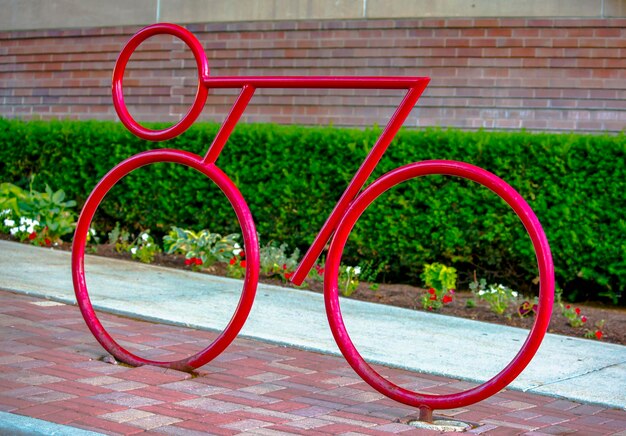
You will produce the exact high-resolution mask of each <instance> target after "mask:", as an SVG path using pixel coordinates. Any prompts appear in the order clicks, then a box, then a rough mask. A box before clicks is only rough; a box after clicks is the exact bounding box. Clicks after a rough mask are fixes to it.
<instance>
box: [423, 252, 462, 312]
mask: <svg viewBox="0 0 626 436" xmlns="http://www.w3.org/2000/svg"><path fill="white" fill-rule="evenodd" d="M456 278H457V274H456V269H455V268H453V267H451V266H446V265H443V264H441V263H437V262H435V263H430V264H426V265H424V272H422V275H421V279H422V281H423V282H424V285H425V286H426V287H427V288H428V289H427V291H426V292H425V293H424V295H422V299H421V301H422V307H423V308H424V309H426V310H439V309H441V308H442V307H443V306H444V305H446V304H449V303H451V302H452V300H453V296H454V292H455V291H454V289H455V288H456Z"/></svg>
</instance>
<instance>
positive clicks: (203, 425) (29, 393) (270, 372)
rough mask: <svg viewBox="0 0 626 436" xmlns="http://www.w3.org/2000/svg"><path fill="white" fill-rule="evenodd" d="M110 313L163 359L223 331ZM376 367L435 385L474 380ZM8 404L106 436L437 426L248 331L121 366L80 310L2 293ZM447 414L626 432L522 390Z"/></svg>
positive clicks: (534, 431) (620, 414) (524, 430)
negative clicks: (194, 359)
mask: <svg viewBox="0 0 626 436" xmlns="http://www.w3.org/2000/svg"><path fill="white" fill-rule="evenodd" d="M207 316H210V314H207ZM100 318H101V321H102V322H103V323H104V324H105V325H106V327H107V329H108V331H109V332H110V333H111V334H112V335H114V337H115V338H116V339H117V340H118V341H119V342H120V343H122V344H123V345H125V346H127V347H128V348H129V349H132V350H135V352H136V353H138V354H140V355H142V356H144V357H150V358H153V359H171V358H176V356H179V357H180V356H183V355H184V356H186V355H188V354H189V353H191V352H196V351H198V350H199V349H200V348H202V347H203V346H204V345H206V344H207V343H209V341H211V340H212V339H213V338H214V337H215V334H214V333H211V332H206V331H197V330H190V329H185V328H181V327H174V326H166V325H158V324H151V323H146V322H141V321H135V320H131V319H127V318H122V317H116V316H112V315H101V317H100ZM468 364H471V362H468ZM377 370H379V371H381V373H383V374H385V375H388V376H389V377H391V379H392V380H394V381H395V382H396V383H399V384H402V385H403V386H405V387H408V388H410V389H413V390H420V391H423V392H426V393H433V394H443V393H449V392H455V391H458V390H461V389H467V388H468V387H469V386H471V385H470V384H468V383H466V382H460V381H458V380H450V379H445V378H442V377H435V376H431V375H426V374H415V373H411V372H408V371H402V370H397V369H389V368H382V367H377ZM0 410H2V411H6V412H10V413H13V414H19V415H26V416H29V417H35V418H39V419H42V420H45V421H50V422H55V423H59V424H65V425H69V426H72V427H77V428H83V429H88V430H92V431H97V432H102V433H107V434H137V433H142V432H146V431H147V432H149V433H154V434H159V433H160V434H176V435H178V434H180V435H199V434H216V435H231V434H241V433H245V434H252V435H284V434H312V435H313V434H316V435H319V434H333V435H337V434H342V435H389V434H396V433H402V434H420V435H421V434H423V435H428V434H437V432H434V431H427V430H421V429H420V430H418V429H415V428H414V427H412V426H410V425H408V424H406V423H407V422H408V420H410V419H411V418H412V417H414V416H415V415H416V411H415V410H413V409H411V408H409V407H406V406H403V405H401V404H398V403H395V402H394V401H391V400H389V399H387V398H384V397H383V396H382V395H380V394H378V393H377V392H376V391H374V390H373V389H372V388H371V387H369V385H367V384H366V383H364V382H363V381H361V379H360V378H358V376H356V374H354V372H353V371H352V369H351V368H350V367H349V366H348V365H347V363H346V362H345V361H344V360H343V359H341V358H339V357H333V356H327V355H322V354H317V353H312V352H306V351H301V350H296V349H292V348H286V347H281V346H276V345H272V344H267V343H263V342H258V341H251V340H245V339H237V340H236V341H235V342H234V343H233V344H232V345H231V346H230V347H229V348H228V349H227V350H226V352H224V353H223V354H222V355H221V356H219V357H218V358H217V359H215V360H214V361H213V362H211V363H209V364H208V365H205V366H204V367H202V368H201V370H200V371H198V373H197V374H194V375H191V374H187V373H182V372H178V371H172V370H164V369H160V368H155V367H148V366H144V367H140V368H131V367H127V366H124V365H117V364H114V362H113V361H112V359H111V358H110V357H108V356H107V353H106V352H105V351H104V350H103V349H102V348H101V347H100V345H99V344H98V343H97V342H96V341H95V339H94V338H93V337H92V336H91V334H90V333H89V331H88V329H87V327H86V325H85V324H84V321H83V319H82V318H81V316H80V313H79V310H78V308H77V307H74V306H67V305H63V304H60V303H55V302H51V301H46V300H41V299H36V298H31V297H27V296H23V295H17V294H13V293H9V292H3V291H0ZM437 414H438V415H445V416H447V417H450V418H453V419H456V420H462V421H469V422H473V423H476V424H477V427H476V428H474V429H473V430H471V431H470V433H474V434H489V435H515V434H525V435H526V434H527V435H542V434H551V435H554V434H570V433H577V434H581V435H621V436H626V412H625V411H620V410H611V409H606V408H603V407H598V406H592V405H583V404H578V403H575V402H571V401H566V400H560V399H554V398H549V397H542V396H537V395H529V394H524V393H520V392H514V391H503V392H501V393H499V394H498V395H496V396H494V397H491V398H490V399H488V400H486V401H484V402H482V403H479V404H475V405H472V406H469V407H466V408H462V409H457V410H447V411H440V412H438V413H437Z"/></svg>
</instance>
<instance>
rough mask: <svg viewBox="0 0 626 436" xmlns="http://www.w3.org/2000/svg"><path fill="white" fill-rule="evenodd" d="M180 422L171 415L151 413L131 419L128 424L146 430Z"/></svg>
mask: <svg viewBox="0 0 626 436" xmlns="http://www.w3.org/2000/svg"><path fill="white" fill-rule="evenodd" d="M178 422H181V420H180V419H178V418H173V417H171V416H163V415H151V416H146V417H143V418H139V419H133V420H132V421H129V422H128V424H129V425H133V426H136V427H139V428H142V429H144V430H152V429H155V428H158V427H163V426H167V425H170V424H176V423H178Z"/></svg>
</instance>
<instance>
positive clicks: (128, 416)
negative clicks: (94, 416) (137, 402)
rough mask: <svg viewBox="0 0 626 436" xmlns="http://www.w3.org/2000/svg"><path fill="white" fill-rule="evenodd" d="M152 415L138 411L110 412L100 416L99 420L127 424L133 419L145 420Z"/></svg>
mask: <svg viewBox="0 0 626 436" xmlns="http://www.w3.org/2000/svg"><path fill="white" fill-rule="evenodd" d="M152 415H154V413H150V412H146V411H143V410H139V409H126V410H121V411H119V412H111V413H105V414H103V415H100V418H102V419H106V420H109V421H113V422H127V421H132V420H135V419H140V418H146V417H148V416H152Z"/></svg>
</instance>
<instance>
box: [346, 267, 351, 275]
mask: <svg viewBox="0 0 626 436" xmlns="http://www.w3.org/2000/svg"><path fill="white" fill-rule="evenodd" d="M350 271H352V267H351V266H349V267H347V268H346V272H347V273H348V274H350Z"/></svg>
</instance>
